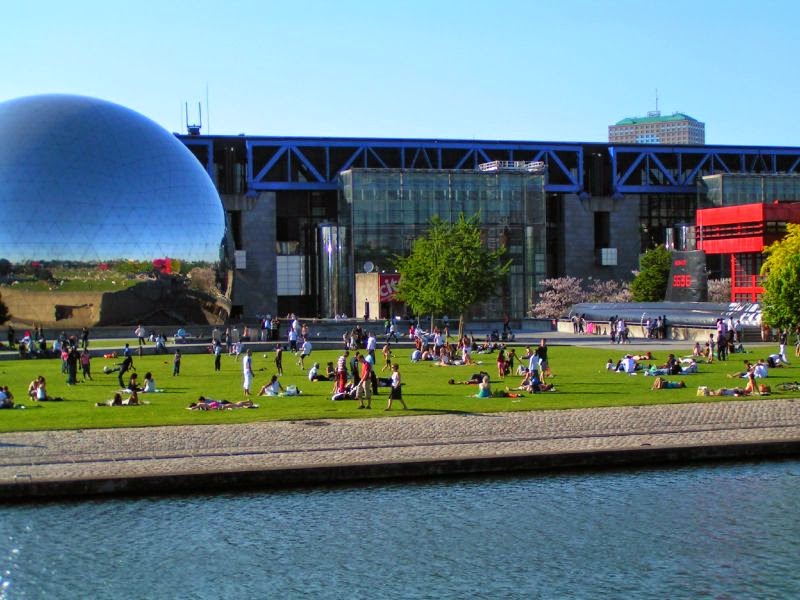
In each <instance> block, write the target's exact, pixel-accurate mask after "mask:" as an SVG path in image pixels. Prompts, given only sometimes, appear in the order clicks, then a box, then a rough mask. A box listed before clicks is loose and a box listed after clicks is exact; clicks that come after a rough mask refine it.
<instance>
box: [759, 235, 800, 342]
mask: <svg viewBox="0 0 800 600" xmlns="http://www.w3.org/2000/svg"><path fill="white" fill-rule="evenodd" d="M786 231H787V234H786V237H784V238H783V239H782V240H779V241H777V242H774V243H772V244H771V245H769V246H767V247H766V248H764V254H765V255H766V258H765V259H764V264H763V265H762V266H761V275H762V276H763V277H764V279H763V286H764V295H763V296H762V298H761V318H762V319H763V320H764V322H765V323H767V324H769V325H771V326H772V327H779V328H787V329H789V328H794V327H795V326H796V325H797V324H798V322H799V321H800V224H796V223H788V224H787V225H786Z"/></svg>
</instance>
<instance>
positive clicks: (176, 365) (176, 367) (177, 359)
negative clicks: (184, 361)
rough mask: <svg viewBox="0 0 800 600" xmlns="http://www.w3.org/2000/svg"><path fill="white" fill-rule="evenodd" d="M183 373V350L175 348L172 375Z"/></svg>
mask: <svg viewBox="0 0 800 600" xmlns="http://www.w3.org/2000/svg"><path fill="white" fill-rule="evenodd" d="M180 374H181V351H180V350H175V356H174V357H173V358H172V376H173V377H176V376H178V375H180Z"/></svg>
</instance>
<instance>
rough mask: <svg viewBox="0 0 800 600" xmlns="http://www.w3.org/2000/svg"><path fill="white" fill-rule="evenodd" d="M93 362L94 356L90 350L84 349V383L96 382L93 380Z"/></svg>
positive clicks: (82, 366) (82, 357)
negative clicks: (88, 381) (87, 381)
mask: <svg viewBox="0 0 800 600" xmlns="http://www.w3.org/2000/svg"><path fill="white" fill-rule="evenodd" d="M91 360H92V355H91V354H89V349H88V348H84V349H83V352H81V370H82V371H83V380H84V381H86V380H87V379H89V380H91V381H94V380H93V379H92V367H91Z"/></svg>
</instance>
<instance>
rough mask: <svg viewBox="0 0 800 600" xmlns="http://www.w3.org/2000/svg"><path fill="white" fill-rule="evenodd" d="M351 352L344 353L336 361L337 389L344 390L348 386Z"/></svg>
mask: <svg viewBox="0 0 800 600" xmlns="http://www.w3.org/2000/svg"><path fill="white" fill-rule="evenodd" d="M348 354H349V352H348V351H347V350H345V351H344V353H343V354H341V355H340V356H339V358H337V359H336V389H338V390H344V388H345V386H346V385H347V356H348Z"/></svg>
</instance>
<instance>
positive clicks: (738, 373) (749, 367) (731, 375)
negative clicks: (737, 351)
mask: <svg viewBox="0 0 800 600" xmlns="http://www.w3.org/2000/svg"><path fill="white" fill-rule="evenodd" d="M752 370H753V365H752V364H750V361H749V360H745V361H744V370H742V371H736V372H735V373H728V377H729V378H730V379H739V378H740V377H747V374H748V373H749V372H750V371H752Z"/></svg>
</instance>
